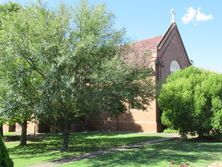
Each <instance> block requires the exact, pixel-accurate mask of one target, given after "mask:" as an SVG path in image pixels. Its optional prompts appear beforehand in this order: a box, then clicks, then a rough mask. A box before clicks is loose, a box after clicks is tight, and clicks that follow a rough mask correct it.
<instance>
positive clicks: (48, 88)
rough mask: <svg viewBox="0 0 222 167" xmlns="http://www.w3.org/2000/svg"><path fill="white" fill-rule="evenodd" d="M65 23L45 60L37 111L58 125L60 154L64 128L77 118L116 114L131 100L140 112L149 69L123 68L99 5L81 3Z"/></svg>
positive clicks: (118, 44)
mask: <svg viewBox="0 0 222 167" xmlns="http://www.w3.org/2000/svg"><path fill="white" fill-rule="evenodd" d="M70 18H71V19H69V21H68V22H67V27H65V28H64V29H65V33H63V36H61V41H62V42H61V43H59V44H57V49H58V51H57V54H55V57H54V58H53V60H54V61H53V62H52V60H51V59H49V60H47V61H48V63H47V64H50V68H49V70H48V73H47V78H46V79H45V81H44V85H43V87H42V90H43V98H42V103H41V107H42V109H41V110H40V111H45V112H47V113H46V115H50V114H51V116H56V118H58V119H59V120H61V122H62V132H63V150H67V149H68V137H69V125H70V123H71V122H73V121H74V120H76V119H77V118H79V117H82V116H85V115H86V114H88V113H90V112H109V113H110V114H113V115H116V114H118V113H120V112H124V111H125V110H126V107H125V105H124V102H130V101H133V100H134V101H137V102H138V103H139V104H140V106H141V107H142V106H145V105H146V104H148V103H149V100H150V98H151V97H153V87H152V82H151V80H150V79H149V78H147V77H148V76H150V74H151V73H150V69H139V68H132V67H129V66H127V65H126V64H125V63H124V61H123V60H122V55H121V54H123V52H121V51H122V48H123V46H124V45H125V41H124V37H123V35H124V31H116V30H115V29H114V28H113V15H112V14H111V13H109V12H107V10H106V8H105V6H104V5H96V6H91V5H89V4H88V3H87V2H86V1H82V3H81V4H80V6H79V7H78V8H77V9H76V10H75V13H74V15H73V18H72V15H70ZM64 25H65V24H63V26H64ZM70 25H71V26H72V27H71V29H70ZM64 34H66V35H64ZM138 97H139V98H138Z"/></svg>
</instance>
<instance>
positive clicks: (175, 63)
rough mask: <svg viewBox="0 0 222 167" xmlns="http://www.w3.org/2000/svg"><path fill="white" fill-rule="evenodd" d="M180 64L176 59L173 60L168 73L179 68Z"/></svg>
mask: <svg viewBox="0 0 222 167" xmlns="http://www.w3.org/2000/svg"><path fill="white" fill-rule="evenodd" d="M180 69H181V68H180V65H179V63H178V62H177V61H176V60H173V61H172V62H171V64H170V73H171V74H172V73H174V72H175V71H178V70H180Z"/></svg>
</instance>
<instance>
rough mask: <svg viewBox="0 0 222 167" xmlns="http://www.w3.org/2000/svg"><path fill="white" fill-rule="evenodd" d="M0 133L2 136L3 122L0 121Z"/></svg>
mask: <svg viewBox="0 0 222 167" xmlns="http://www.w3.org/2000/svg"><path fill="white" fill-rule="evenodd" d="M0 135H1V136H2V137H3V124H2V123H0Z"/></svg>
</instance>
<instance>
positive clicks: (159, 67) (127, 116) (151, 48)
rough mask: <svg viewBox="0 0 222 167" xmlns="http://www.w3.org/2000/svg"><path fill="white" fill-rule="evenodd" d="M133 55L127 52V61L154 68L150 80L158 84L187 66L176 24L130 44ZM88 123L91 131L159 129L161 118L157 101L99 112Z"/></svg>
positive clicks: (145, 130) (187, 61)
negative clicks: (118, 112) (118, 111)
mask: <svg viewBox="0 0 222 167" xmlns="http://www.w3.org/2000/svg"><path fill="white" fill-rule="evenodd" d="M131 46H132V48H133V50H134V51H135V52H136V54H128V57H127V61H128V62H129V63H134V64H136V65H137V66H150V67H151V68H152V69H153V71H154V76H153V77H154V82H155V84H159V83H161V82H162V81H164V80H165V79H166V78H167V76H168V75H170V74H171V73H172V72H174V71H176V70H179V69H183V68H186V67H188V66H190V65H191V62H190V60H189V58H188V55H187V52H186V49H185V47H184V44H183V41H182V38H181V36H180V33H179V30H178V28H177V25H176V23H172V24H171V25H170V27H169V28H168V30H167V32H166V33H165V34H164V35H163V36H158V37H154V38H151V39H147V40H143V41H138V42H135V43H133V44H132V45H131ZM146 53H150V54H151V55H150V56H144V55H146ZM88 126H89V127H90V128H92V129H93V130H105V131H135V132H160V131H161V130H162V128H161V121H160V111H159V108H158V104H157V100H156V99H154V100H153V101H152V102H151V104H150V106H149V108H148V109H147V111H143V110H138V109H134V108H129V109H128V111H127V112H125V113H123V114H121V115H119V116H118V117H115V118H113V117H109V116H108V115H106V114H105V113H104V114H101V115H100V116H91V117H90V119H89V121H88Z"/></svg>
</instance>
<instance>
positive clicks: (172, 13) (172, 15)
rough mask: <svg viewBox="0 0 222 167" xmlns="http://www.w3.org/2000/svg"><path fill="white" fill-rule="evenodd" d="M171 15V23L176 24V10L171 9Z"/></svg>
mask: <svg viewBox="0 0 222 167" xmlns="http://www.w3.org/2000/svg"><path fill="white" fill-rule="evenodd" d="M170 14H171V23H175V17H176V12H175V10H174V9H171V11H170Z"/></svg>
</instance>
